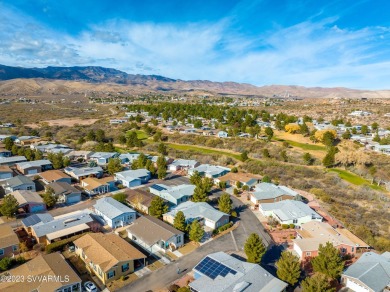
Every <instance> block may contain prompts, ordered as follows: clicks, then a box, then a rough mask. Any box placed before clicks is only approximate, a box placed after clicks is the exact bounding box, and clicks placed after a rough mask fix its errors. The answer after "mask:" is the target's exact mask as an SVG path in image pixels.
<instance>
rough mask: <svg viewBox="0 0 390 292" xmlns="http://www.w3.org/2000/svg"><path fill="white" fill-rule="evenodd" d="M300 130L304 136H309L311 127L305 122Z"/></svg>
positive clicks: (300, 126)
mask: <svg viewBox="0 0 390 292" xmlns="http://www.w3.org/2000/svg"><path fill="white" fill-rule="evenodd" d="M299 128H300V129H299V132H300V133H301V134H302V135H304V136H307V135H309V134H310V130H309V127H308V126H307V125H306V123H303V124H301V125H299Z"/></svg>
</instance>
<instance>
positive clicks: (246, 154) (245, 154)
mask: <svg viewBox="0 0 390 292" xmlns="http://www.w3.org/2000/svg"><path fill="white" fill-rule="evenodd" d="M240 158H241V160H242V161H247V160H248V159H249V157H248V151H246V150H245V151H243V152H242V153H241V155H240Z"/></svg>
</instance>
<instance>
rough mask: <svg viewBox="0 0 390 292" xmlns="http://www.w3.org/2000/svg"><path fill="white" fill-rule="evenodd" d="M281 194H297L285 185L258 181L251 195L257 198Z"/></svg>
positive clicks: (293, 195) (292, 195)
mask: <svg viewBox="0 0 390 292" xmlns="http://www.w3.org/2000/svg"><path fill="white" fill-rule="evenodd" d="M282 195H287V196H291V197H292V198H293V197H295V196H296V195H298V193H297V192H295V191H293V190H291V189H289V188H288V187H285V186H277V185H274V184H271V183H265V182H262V183H259V184H257V185H256V186H255V191H254V192H253V196H254V197H255V198H256V199H257V200H266V199H275V198H277V197H280V196H282Z"/></svg>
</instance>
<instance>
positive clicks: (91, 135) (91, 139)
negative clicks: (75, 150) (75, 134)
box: [86, 130, 96, 141]
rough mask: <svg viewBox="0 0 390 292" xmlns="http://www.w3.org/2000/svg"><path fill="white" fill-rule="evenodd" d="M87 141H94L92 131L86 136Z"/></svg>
mask: <svg viewBox="0 0 390 292" xmlns="http://www.w3.org/2000/svg"><path fill="white" fill-rule="evenodd" d="M86 139H87V141H96V135H95V132H94V131H93V130H90V131H89V132H88V134H87V136H86Z"/></svg>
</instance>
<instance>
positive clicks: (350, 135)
mask: <svg viewBox="0 0 390 292" xmlns="http://www.w3.org/2000/svg"><path fill="white" fill-rule="evenodd" d="M341 137H342V138H343V139H345V140H349V139H351V137H352V134H351V132H350V131H349V130H348V129H347V130H346V131H345V132H344V133H343V135H342V136H341Z"/></svg>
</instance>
